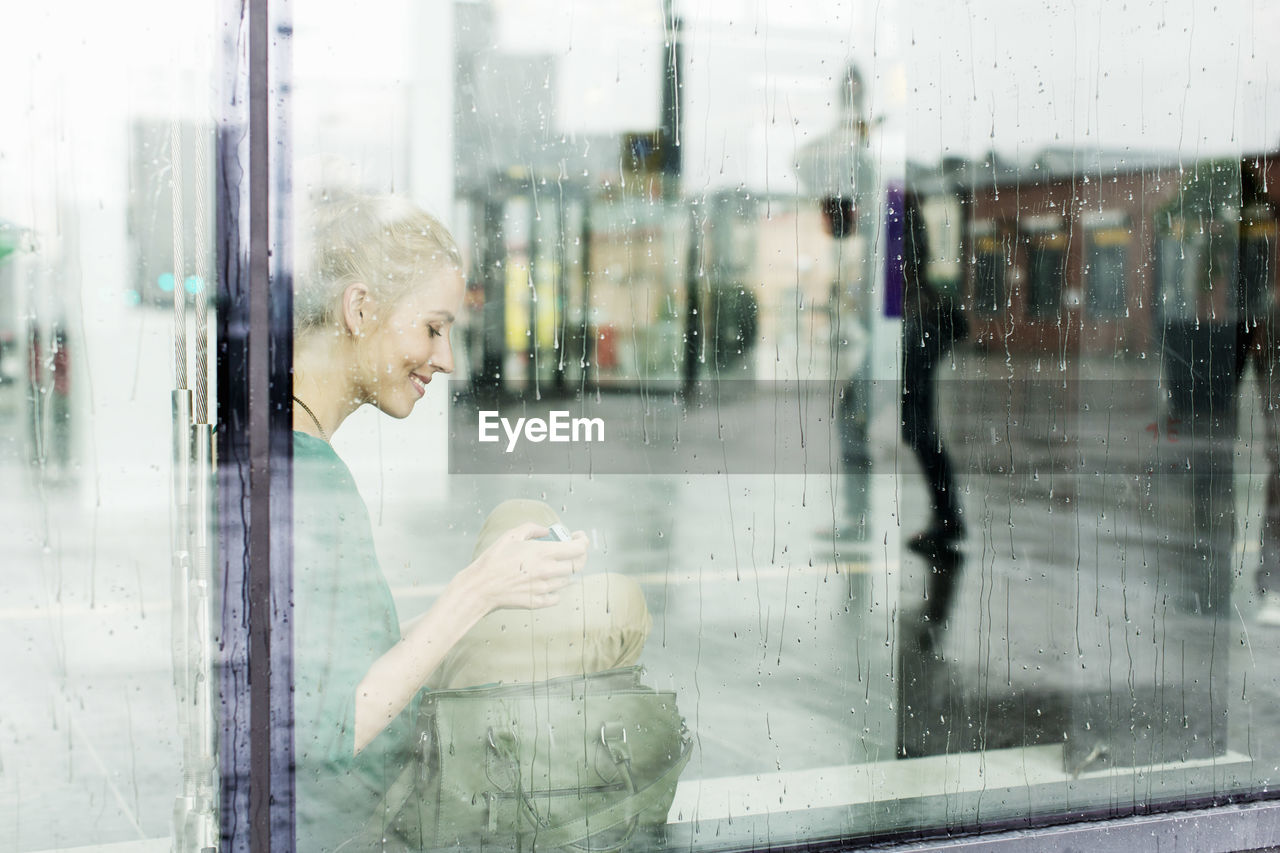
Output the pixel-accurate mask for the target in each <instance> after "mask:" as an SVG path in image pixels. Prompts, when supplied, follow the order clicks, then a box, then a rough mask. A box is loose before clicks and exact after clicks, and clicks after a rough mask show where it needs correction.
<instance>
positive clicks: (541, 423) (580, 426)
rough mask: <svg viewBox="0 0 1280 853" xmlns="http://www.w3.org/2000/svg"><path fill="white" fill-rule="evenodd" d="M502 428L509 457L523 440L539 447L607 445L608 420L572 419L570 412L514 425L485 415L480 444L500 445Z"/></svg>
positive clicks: (494, 414) (482, 415) (493, 414)
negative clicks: (587, 443) (548, 444)
mask: <svg viewBox="0 0 1280 853" xmlns="http://www.w3.org/2000/svg"><path fill="white" fill-rule="evenodd" d="M499 426H501V427H502V431H503V432H505V433H506V434H507V449H506V452H507V453H510V452H511V451H513V450H515V447H516V444H518V443H519V441H520V439H521V437H523V438H524V439H525V440H526V441H532V442H534V443H535V444H536V443H538V442H541V441H551V442H580V441H604V418H571V417H569V413H568V412H567V411H559V410H557V411H553V412H551V413H550V415H549V417H547V418H545V419H543V418H516V422H515V424H514V425H513V424H512V423H511V421H510V420H508V419H507V418H504V417H501V416H500V415H499V414H498V413H497V412H495V411H482V412H480V425H479V438H480V441H485V442H494V441H500V440H501V436H499V435H498V427H499Z"/></svg>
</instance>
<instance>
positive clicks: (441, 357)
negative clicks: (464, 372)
mask: <svg viewBox="0 0 1280 853" xmlns="http://www.w3.org/2000/svg"><path fill="white" fill-rule="evenodd" d="M431 366H432V367H434V368H435V369H436V370H437V371H438V372H440V373H453V345H452V344H450V343H449V339H448V338H447V337H446V338H445V339H444V343H443V344H441V345H440V346H439V347H437V348H436V352H435V354H434V355H433V356H431Z"/></svg>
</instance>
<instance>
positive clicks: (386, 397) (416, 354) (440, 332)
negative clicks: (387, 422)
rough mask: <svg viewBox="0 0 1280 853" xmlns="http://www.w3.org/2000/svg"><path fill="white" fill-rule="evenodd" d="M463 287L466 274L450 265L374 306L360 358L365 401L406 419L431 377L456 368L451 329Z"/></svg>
mask: <svg viewBox="0 0 1280 853" xmlns="http://www.w3.org/2000/svg"><path fill="white" fill-rule="evenodd" d="M462 290H463V283H462V275H461V274H460V273H459V272H458V271H457V270H455V269H447V270H444V271H442V272H439V273H437V274H436V275H435V276H434V277H432V278H430V279H428V280H427V281H425V282H423V283H422V285H420V286H419V287H417V288H416V289H414V290H412V291H410V292H409V293H408V294H407V295H405V296H403V297H402V298H400V299H399V300H398V301H396V302H395V303H393V304H392V305H390V306H388V307H386V308H385V309H384V308H383V307H382V306H372V307H373V309H374V311H375V312H376V315H377V319H376V321H375V322H374V323H372V324H371V325H372V328H371V329H369V331H368V332H367V333H366V334H365V335H363V336H362V339H363V340H362V341H361V346H360V350H361V355H360V358H359V361H360V363H361V365H360V366H361V368H362V369H361V373H362V374H363V376H362V381H361V383H360V384H361V385H362V386H363V388H362V391H363V394H364V399H365V400H366V401H368V402H370V403H373V404H374V405H375V406H377V407H378V408H379V409H381V410H382V411H384V412H386V413H387V414H389V415H391V416H392V417H396V418H405V417H408V416H409V413H410V412H412V411H413V407H414V404H415V403H417V402H418V400H420V399H421V398H422V396H423V394H425V393H426V390H427V383H429V382H430V381H431V378H432V376H434V375H435V374H437V373H452V372H453V347H452V346H451V345H450V343H449V332H450V330H451V329H452V327H453V322H454V318H455V317H456V316H457V314H458V311H459V310H460V309H461V307H462ZM384 311H385V313H384Z"/></svg>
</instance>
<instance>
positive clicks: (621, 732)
mask: <svg viewBox="0 0 1280 853" xmlns="http://www.w3.org/2000/svg"><path fill="white" fill-rule="evenodd" d="M600 743H601V744H603V745H604V748H605V749H607V750H609V757H611V758H612V759H613V761H614V763H615V764H630V763H631V747H630V746H629V745H628V744H627V729H626V727H625V726H623V725H622V723H605V724H604V725H602V726H601V727H600Z"/></svg>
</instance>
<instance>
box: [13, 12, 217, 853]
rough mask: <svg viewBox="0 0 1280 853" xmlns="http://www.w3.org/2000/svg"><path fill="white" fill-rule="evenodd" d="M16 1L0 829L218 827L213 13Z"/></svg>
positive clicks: (37, 839) (199, 832)
mask: <svg viewBox="0 0 1280 853" xmlns="http://www.w3.org/2000/svg"><path fill="white" fill-rule="evenodd" d="M5 17H6V25H5V28H4V34H3V35H0V41H2V42H3V47H0V77H3V79H4V80H5V85H4V87H3V94H0V104H3V113H4V116H5V118H4V120H3V121H0V482H3V484H4V485H3V487H2V488H0V504H2V510H0V512H2V514H3V518H4V521H3V523H2V524H0V544H2V545H3V548H4V552H5V557H4V572H3V575H0V595H2V596H3V599H4V605H3V606H0V647H2V648H3V649H4V650H5V651H4V654H5V663H4V665H3V666H2V667H0V694H2V695H3V697H4V698H3V699H0V718H3V719H4V721H5V722H4V724H3V728H4V730H5V734H4V735H3V741H4V744H3V746H0V754H2V757H0V762H2V766H3V769H0V800H3V802H4V806H3V807H0V849H2V850H5V851H36V850H54V849H57V850H86V851H87V850H104V849H110V848H117V847H121V846H126V847H131V848H133V849H139V850H168V849H182V850H195V849H201V848H213V847H215V846H217V844H218V832H219V827H218V810H217V809H218V790H219V786H220V782H221V776H220V774H219V771H218V763H217V758H216V756H217V748H218V740H217V735H216V732H217V726H218V718H217V716H216V713H217V712H216V710H215V709H216V708H217V706H218V702H217V695H218V688H217V681H216V678H215V677H214V671H215V662H216V660H217V656H218V651H217V648H216V646H215V645H214V643H213V637H214V633H215V628H214V625H215V624H216V621H217V617H216V614H217V612H218V606H217V603H216V587H215V584H214V582H213V579H214V571H215V568H214V563H215V556H216V547H215V538H214V537H215V531H216V528H215V525H214V517H215V515H214V505H215V504H214V477H215V471H214V466H213V456H212V449H213V443H214V442H213V430H214V428H215V425H216V423H217V419H218V418H217V409H216V406H215V405H214V402H213V401H214V399H215V393H216V388H215V385H216V383H215V381H214V376H215V370H214V367H215V360H216V359H215V354H214V353H215V350H214V348H213V337H212V333H213V324H214V323H213V321H214V319H215V312H214V310H213V306H214V305H215V303H216V299H215V298H214V294H215V292H216V276H217V265H216V264H215V263H214V246H215V240H214V230H215V222H216V220H215V216H214V203H213V196H214V180H213V176H214V171H215V162H216V156H217V155H216V145H215V142H214V139H213V118H214V104H213V102H212V100H211V97H210V92H211V87H212V86H213V84H214V81H215V77H214V62H213V46H214V32H215V26H214V17H213V14H212V10H211V9H210V8H208V7H206V6H201V5H199V4H197V5H190V4H188V5H183V6H181V7H176V6H175V7H172V8H169V7H165V6H163V5H155V4H152V5H151V6H149V7H145V8H135V9H133V10H131V11H130V12H129V13H128V14H124V15H122V14H121V12H120V9H118V8H113V7H107V6H97V5H94V4H83V3H71V2H51V3H43V4H39V5H35V6H26V7H13V8H10V9H7V10H6V13H5ZM171 845H172V846H171Z"/></svg>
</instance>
